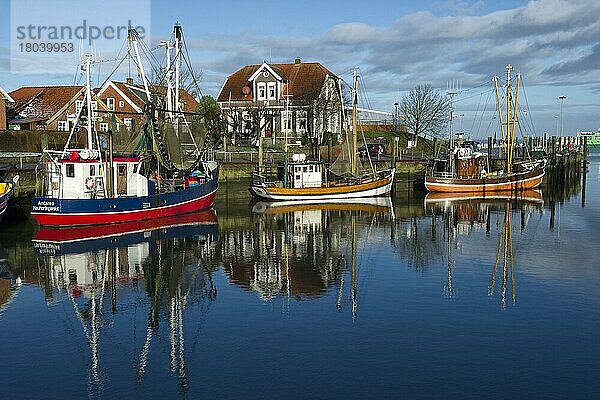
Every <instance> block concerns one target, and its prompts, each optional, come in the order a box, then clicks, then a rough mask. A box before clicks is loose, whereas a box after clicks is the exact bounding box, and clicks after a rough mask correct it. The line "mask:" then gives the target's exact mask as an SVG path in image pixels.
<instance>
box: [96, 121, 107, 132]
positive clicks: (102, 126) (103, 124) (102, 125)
mask: <svg viewBox="0 0 600 400" xmlns="http://www.w3.org/2000/svg"><path fill="white" fill-rule="evenodd" d="M98 129H99V130H100V132H108V122H100V127H99V128H98Z"/></svg>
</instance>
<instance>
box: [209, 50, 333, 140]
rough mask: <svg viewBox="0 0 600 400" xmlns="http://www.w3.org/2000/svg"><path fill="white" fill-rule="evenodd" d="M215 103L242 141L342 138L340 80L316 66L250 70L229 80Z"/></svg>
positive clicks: (298, 64) (260, 66)
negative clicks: (328, 136) (329, 136)
mask: <svg viewBox="0 0 600 400" xmlns="http://www.w3.org/2000/svg"><path fill="white" fill-rule="evenodd" d="M217 102H218V103H219V105H220V106H221V110H222V111H223V113H224V115H225V116H226V120H227V121H228V125H229V131H230V132H234V133H235V136H236V137H238V138H241V139H242V140H243V139H249V140H250V141H251V142H252V141H253V140H255V139H256V138H257V137H258V136H257V135H258V132H260V133H261V134H262V135H263V136H264V137H270V138H272V140H273V142H275V139H276V138H278V139H281V138H283V137H284V136H285V134H286V133H287V134H288V137H289V138H294V137H295V138H299V137H302V136H304V135H306V136H307V137H308V138H311V139H312V138H317V139H322V138H323V134H324V133H325V132H331V133H336V134H337V133H341V130H342V120H343V118H342V105H343V98H342V95H341V88H340V79H339V78H338V77H337V76H336V75H335V74H333V73H332V72H331V71H329V70H328V69H327V68H325V67H324V66H323V65H321V64H320V63H317V62H302V61H301V60H300V59H296V60H295V62H294V63H292V64H269V63H266V62H263V63H262V64H258V65H246V66H244V67H242V68H240V69H239V70H237V71H236V72H234V73H233V74H232V75H230V76H228V77H227V79H226V80H225V83H224V84H223V87H222V88H221V91H220V92H219V95H218V97H217Z"/></svg>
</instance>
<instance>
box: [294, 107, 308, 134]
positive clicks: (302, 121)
mask: <svg viewBox="0 0 600 400" xmlns="http://www.w3.org/2000/svg"><path fill="white" fill-rule="evenodd" d="M296 124H297V127H298V131H299V132H301V133H304V132H306V112H305V111H299V112H298V113H297V114H296Z"/></svg>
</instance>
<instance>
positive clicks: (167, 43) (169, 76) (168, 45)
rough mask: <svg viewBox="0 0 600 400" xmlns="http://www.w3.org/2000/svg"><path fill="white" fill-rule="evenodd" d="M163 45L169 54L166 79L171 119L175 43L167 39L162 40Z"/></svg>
mask: <svg viewBox="0 0 600 400" xmlns="http://www.w3.org/2000/svg"><path fill="white" fill-rule="evenodd" d="M162 45H163V46H165V49H166V52H167V54H166V56H167V66H166V69H167V73H166V78H167V79H166V80H167V104H166V105H167V112H168V115H169V119H171V120H172V119H173V83H172V82H171V79H172V76H173V71H171V49H172V48H173V45H172V43H171V41H170V40H165V41H164V42H162Z"/></svg>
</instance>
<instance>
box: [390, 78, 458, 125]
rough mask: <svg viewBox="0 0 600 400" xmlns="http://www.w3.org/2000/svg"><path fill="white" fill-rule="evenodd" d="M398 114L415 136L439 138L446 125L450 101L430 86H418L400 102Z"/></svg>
mask: <svg viewBox="0 0 600 400" xmlns="http://www.w3.org/2000/svg"><path fill="white" fill-rule="evenodd" d="M400 114H401V115H402V118H403V119H404V124H405V125H406V126H407V128H408V130H409V131H412V133H413V134H414V135H416V136H426V135H430V136H433V137H438V136H440V134H441V132H442V130H443V129H444V128H445V127H446V125H447V124H448V115H449V114H450V100H449V99H448V98H447V97H446V96H444V95H443V94H442V93H440V92H438V91H435V90H434V89H433V88H432V87H431V85H418V86H415V87H414V88H412V89H411V90H410V92H408V94H407V95H406V96H405V97H404V98H403V99H402V100H401V101H400Z"/></svg>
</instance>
